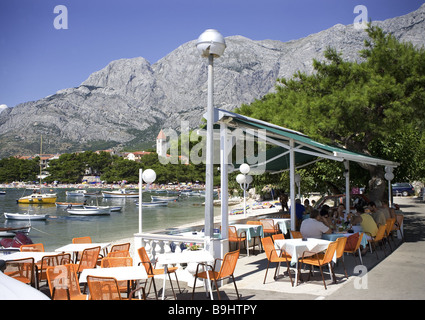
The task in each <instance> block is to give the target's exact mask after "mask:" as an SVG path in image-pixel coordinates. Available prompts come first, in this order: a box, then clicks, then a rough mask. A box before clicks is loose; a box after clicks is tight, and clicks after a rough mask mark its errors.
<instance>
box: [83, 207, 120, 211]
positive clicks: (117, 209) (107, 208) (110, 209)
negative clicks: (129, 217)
mask: <svg viewBox="0 0 425 320" xmlns="http://www.w3.org/2000/svg"><path fill="white" fill-rule="evenodd" d="M84 208H86V209H104V210H109V211H110V212H118V211H121V209H122V207H118V206H116V207H112V206H84Z"/></svg>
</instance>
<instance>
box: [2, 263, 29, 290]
mask: <svg viewBox="0 0 425 320" xmlns="http://www.w3.org/2000/svg"><path fill="white" fill-rule="evenodd" d="M3 273H4V274H5V275H7V276H9V277H12V278H14V279H16V280H19V281H21V282H23V283H27V284H33V283H35V282H34V280H35V278H34V277H35V265H34V258H25V259H16V260H9V261H6V268H5V270H4V271H3Z"/></svg>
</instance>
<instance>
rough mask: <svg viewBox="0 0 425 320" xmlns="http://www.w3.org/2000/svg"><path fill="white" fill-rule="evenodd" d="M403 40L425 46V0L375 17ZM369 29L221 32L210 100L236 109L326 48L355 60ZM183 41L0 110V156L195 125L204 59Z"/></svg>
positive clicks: (203, 97)
mask: <svg viewBox="0 0 425 320" xmlns="http://www.w3.org/2000/svg"><path fill="white" fill-rule="evenodd" d="M373 25H378V26H379V27H381V28H382V29H383V30H384V31H385V32H391V33H393V34H394V35H395V36H396V37H397V38H398V39H400V40H401V41H409V42H412V43H413V44H414V45H416V46H424V45H425V39H424V37H423V34H425V4H424V5H422V6H421V7H420V8H419V9H418V10H416V11H413V12H411V13H409V14H407V15H404V16H400V17H395V18H392V19H388V20H384V21H376V22H373ZM365 38H366V32H365V31H363V30H356V29H355V28H354V27H353V25H348V26H344V25H341V24H337V25H334V26H333V27H331V28H329V29H326V30H323V31H320V32H318V33H314V34H311V35H308V36H307V37H304V38H301V39H298V40H290V41H287V42H281V41H278V40H271V39H266V40H251V39H249V38H246V37H244V36H242V35H236V36H229V37H226V44H227V48H226V51H225V52H224V54H223V56H222V57H220V58H219V59H215V60H214V75H215V79H214V86H215V89H214V90H215V97H214V104H215V107H217V108H223V109H226V110H233V109H234V108H236V107H239V106H240V105H241V104H242V103H245V104H249V103H251V102H252V101H254V100H255V99H260V98H261V97H262V96H264V95H265V94H267V93H268V92H271V91H273V90H274V86H275V83H276V79H278V78H283V77H285V78H290V77H292V76H293V74H294V73H295V72H297V71H301V72H306V73H307V74H309V73H311V72H312V71H313V67H312V64H313V59H318V60H322V59H324V58H323V53H324V51H325V50H326V48H327V47H332V48H335V49H336V50H337V51H338V52H341V53H342V56H343V58H344V59H347V60H350V61H358V60H359V59H360V57H359V54H358V52H359V51H360V50H361V49H363V40H364V39H365ZM195 44H196V40H192V41H189V42H186V43H184V44H182V45H181V46H179V47H178V48H176V49H175V50H173V51H172V52H170V53H169V54H167V55H166V56H165V57H163V58H161V59H160V60H158V61H157V62H155V63H153V64H151V63H150V62H149V61H147V60H146V59H145V58H143V57H136V58H130V59H118V60H114V61H111V62H110V63H109V64H108V65H106V66H105V67H104V68H102V69H101V70H98V71H95V72H93V73H92V74H91V75H89V77H88V78H87V79H86V80H85V81H83V82H82V83H81V84H80V85H79V86H78V87H74V88H66V89H63V90H59V91H57V92H56V93H55V94H53V95H50V96H47V97H45V98H42V99H40V100H37V101H30V102H25V103H21V104H18V105H17V106H15V107H13V108H7V109H4V110H3V111H2V112H1V113H0V150H1V151H0V158H1V157H5V156H10V155H16V154H32V153H37V152H38V150H39V141H40V135H43V150H45V151H46V152H49V153H57V152H59V153H60V152H74V151H78V150H98V149H106V148H113V147H115V148H123V147H126V148H140V149H142V148H146V147H150V146H152V145H153V144H154V143H155V138H156V135H157V134H158V132H159V130H160V129H161V128H171V129H175V130H177V131H178V129H179V128H180V123H181V121H188V122H189V124H190V127H191V128H194V127H197V126H198V125H199V124H200V122H201V118H202V115H203V113H204V112H205V109H206V101H207V65H206V59H204V58H202V57H200V55H199V53H198V52H197V49H196V46H195Z"/></svg>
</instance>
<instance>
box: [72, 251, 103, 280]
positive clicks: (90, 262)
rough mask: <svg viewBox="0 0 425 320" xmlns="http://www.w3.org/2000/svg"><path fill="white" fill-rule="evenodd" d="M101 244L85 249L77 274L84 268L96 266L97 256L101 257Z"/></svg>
mask: <svg viewBox="0 0 425 320" xmlns="http://www.w3.org/2000/svg"><path fill="white" fill-rule="evenodd" d="M99 252H100V246H97V247H94V248H87V249H85V250H84V251H83V254H82V255H81V259H80V262H79V263H78V267H77V269H76V272H77V274H78V275H79V274H80V273H81V272H82V271H83V270H84V269H93V268H96V263H97V258H98V257H99Z"/></svg>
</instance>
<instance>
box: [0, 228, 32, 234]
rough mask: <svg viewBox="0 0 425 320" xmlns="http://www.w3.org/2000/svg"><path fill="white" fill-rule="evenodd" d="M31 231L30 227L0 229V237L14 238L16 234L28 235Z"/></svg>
mask: <svg viewBox="0 0 425 320" xmlns="http://www.w3.org/2000/svg"><path fill="white" fill-rule="evenodd" d="M30 230H31V226H26V227H16V228H11V227H0V237H14V236H16V233H17V232H21V233H23V234H28V233H29V232H30Z"/></svg>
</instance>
